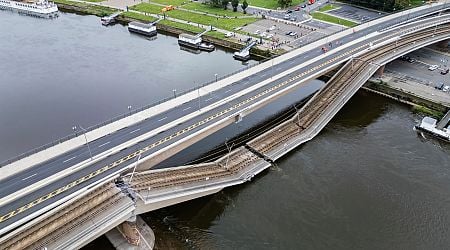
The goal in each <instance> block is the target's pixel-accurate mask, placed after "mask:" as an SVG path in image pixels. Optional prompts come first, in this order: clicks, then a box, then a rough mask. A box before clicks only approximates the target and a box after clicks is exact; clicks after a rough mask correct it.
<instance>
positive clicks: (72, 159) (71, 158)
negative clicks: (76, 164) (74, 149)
mask: <svg viewBox="0 0 450 250" xmlns="http://www.w3.org/2000/svg"><path fill="white" fill-rule="evenodd" d="M75 158H77V157H76V156H74V157H72V158H69V159H67V160H65V161H63V163H64V162H68V161H70V160H73V159H75Z"/></svg>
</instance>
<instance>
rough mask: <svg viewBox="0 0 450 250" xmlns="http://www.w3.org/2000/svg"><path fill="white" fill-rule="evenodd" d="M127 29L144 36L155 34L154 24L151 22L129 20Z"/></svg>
mask: <svg viewBox="0 0 450 250" xmlns="http://www.w3.org/2000/svg"><path fill="white" fill-rule="evenodd" d="M128 31H130V32H134V33H138V34H141V35H145V36H154V35H156V34H157V31H156V26H155V25H154V24H153V23H150V24H146V23H139V22H130V23H129V24H128Z"/></svg>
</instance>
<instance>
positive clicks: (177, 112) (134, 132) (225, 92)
mask: <svg viewBox="0 0 450 250" xmlns="http://www.w3.org/2000/svg"><path fill="white" fill-rule="evenodd" d="M428 11H429V10H428ZM415 14H416V15H418V14H417V13H415ZM420 14H421V13H420ZM411 17H412V15H411ZM399 21H400V20H398V19H396V20H393V21H389V22H385V23H383V24H380V25H377V26H376V27H372V28H370V29H365V30H362V31H360V32H355V33H353V34H351V35H348V36H346V37H344V38H342V39H339V41H340V43H341V44H345V43H348V42H350V41H353V40H355V39H356V38H358V37H362V36H364V35H367V34H369V33H371V32H373V31H375V30H379V29H383V28H386V27H390V26H392V25H393V24H395V23H397V22H399ZM374 39H375V38H374ZM360 45H361V44H356V45H353V46H351V47H350V48H347V49H345V50H343V51H342V53H344V52H345V51H348V50H351V49H354V48H356V47H358V46H360ZM320 47H321V46H319V47H318V48H316V49H314V50H311V51H308V52H305V53H303V54H301V55H298V56H296V57H294V58H292V59H290V60H287V61H285V62H283V63H281V64H278V65H275V66H274V67H269V68H267V69H265V70H263V71H260V72H258V73H257V74H254V75H252V76H250V77H247V78H245V79H242V80H240V81H237V82H235V83H233V84H231V85H229V86H227V87H225V88H222V89H220V90H219V91H216V92H213V93H210V95H209V96H206V97H205V96H204V97H201V98H200V101H199V100H193V101H190V102H187V103H184V104H181V105H180V106H178V107H177V108H174V109H172V110H169V111H167V112H165V113H162V114H159V115H156V116H155V117H153V118H152V119H148V120H145V121H143V122H141V123H138V124H135V125H133V126H130V127H128V128H124V129H121V130H119V131H117V132H115V133H112V134H110V135H108V136H105V137H102V138H99V139H98V140H96V141H93V142H91V143H90V144H89V145H90V147H91V150H92V151H93V154H94V155H95V154H97V153H99V152H102V151H106V150H109V149H111V148H112V147H114V146H116V145H119V144H121V143H124V142H126V141H127V140H129V139H131V138H134V137H136V136H139V135H141V134H144V133H146V132H148V131H151V130H153V129H155V128H158V127H160V126H162V125H164V124H167V123H169V122H171V121H174V120H176V119H178V118H180V117H183V116H185V115H187V114H190V113H192V112H193V111H196V110H197V109H198V105H199V104H198V103H199V102H200V105H201V106H203V107H204V106H206V105H209V104H212V103H214V102H217V101H220V100H222V99H224V98H225V97H227V96H230V95H231V94H233V93H237V92H239V91H240V90H243V89H246V88H247V87H249V86H252V85H254V84H257V83H259V82H261V81H262V80H265V79H270V77H271V76H272V75H276V74H279V73H282V72H284V71H286V70H287V69H290V68H291V67H293V66H296V65H298V64H301V63H303V62H304V61H305V60H307V59H310V58H314V57H317V56H319V55H321V54H322V53H323V52H322V51H321V49H320ZM332 57H334V56H333V54H331V53H329V55H328V56H327V57H326V58H324V59H323V60H320V61H318V62H316V63H314V64H312V65H308V66H306V67H304V68H302V69H299V70H298V71H297V72H295V73H292V74H290V75H287V76H284V77H283V78H281V79H278V80H276V81H272V82H271V83H270V84H267V85H266V86H264V87H261V88H259V89H257V90H254V91H252V92H251V93H248V94H246V95H244V96H241V97H239V98H237V99H235V100H233V101H231V102H229V103H227V104H223V105H221V106H219V107H216V108H214V109H213V110H211V111H208V112H206V113H204V114H202V115H199V116H196V117H194V118H192V119H191V120H189V121H188V122H184V123H182V124H179V125H177V126H175V127H173V128H171V129H168V130H166V131H164V132H162V133H160V134H158V135H156V136H153V137H151V138H149V139H147V140H145V141H142V142H140V143H138V144H137V145H134V146H132V147H129V148H127V149H123V150H122V151H120V152H118V153H116V154H114V155H111V156H109V157H107V158H105V159H103V160H101V161H99V162H97V163H95V164H93V165H91V166H89V167H86V168H84V169H82V170H80V171H78V172H76V173H74V174H72V175H69V176H67V177H65V178H63V179H60V180H58V181H56V182H53V183H50V184H48V185H47V186H46V187H44V188H41V189H39V190H37V191H35V192H33V193H30V194H28V195H26V196H24V197H22V198H20V199H18V200H15V201H13V202H11V203H9V204H6V205H5V206H2V207H0V216H1V217H0V228H4V227H6V226H8V225H10V224H12V223H14V222H16V221H18V220H19V219H21V218H23V217H25V216H27V215H29V214H31V213H32V212H35V211H38V210H40V209H42V208H44V207H46V206H48V205H50V204H52V203H54V202H56V201H57V200H59V199H61V198H62V197H63V196H66V195H68V194H70V193H73V192H75V191H77V190H79V189H81V188H83V187H85V186H87V185H89V184H92V183H93V182H95V181H97V180H99V179H101V178H103V177H105V176H107V175H109V174H110V173H112V172H114V171H117V170H118V169H122V168H124V167H125V166H127V165H129V164H130V163H132V162H135V161H136V158H137V154H135V155H134V156H133V157H129V158H127V160H123V161H122V162H120V163H118V164H115V163H114V162H117V161H118V160H119V159H123V158H124V157H126V156H128V155H130V154H132V153H133V152H136V151H137V150H139V149H142V148H148V149H147V150H146V151H145V152H142V157H144V156H146V155H149V154H152V153H154V152H156V151H158V150H160V149H163V148H165V147H167V146H169V145H170V144H172V143H173V142H174V141H175V140H179V139H181V138H184V137H186V136H188V135H189V134H192V133H194V132H196V131H198V130H200V129H202V128H203V127H205V126H208V125H210V124H211V123H213V122H216V121H218V120H220V119H221V118H223V117H225V116H228V115H229V114H232V113H235V112H238V111H239V110H241V109H243V108H246V107H248V106H249V105H251V104H253V103H254V102H255V101H257V100H260V99H261V98H263V97H266V96H268V95H269V94H272V93H275V92H277V91H279V90H281V89H283V88H285V87H287V86H289V84H287V85H284V86H281V87H279V88H277V89H275V90H273V91H272V92H269V93H268V94H264V95H263V96H259V97H256V96H257V95H258V93H264V91H265V90H267V89H270V88H271V87H273V86H279V84H280V83H281V82H283V81H285V80H287V79H289V78H291V77H292V76H294V75H298V74H300V73H302V72H306V71H308V70H309V69H311V68H314V66H318V65H321V64H323V63H324V62H327V61H328V60H330V59H331V58H332ZM304 77H306V75H304V76H303V77H300V78H299V79H297V81H298V80H300V79H302V78H304ZM250 97H254V99H252V100H250V99H249V98H250ZM233 107H235V108H233ZM228 109H231V110H229V111H227V110H228ZM215 114H217V115H216V116H214V115H215ZM211 117H213V118H211ZM206 119H207V120H206ZM196 124H198V126H194V125H196ZM191 127H192V129H189V128H191ZM184 129H187V132H183V133H179V134H176V133H177V131H183V130H184ZM171 135H172V137H171ZM174 135H176V136H174ZM164 138H169V139H167V140H164ZM161 140H163V141H161ZM88 158H89V153H88V150H87V147H86V146H83V147H79V148H77V149H74V150H72V151H70V152H67V153H65V154H63V155H61V156H59V157H56V158H54V159H51V160H49V161H47V162H44V163H42V164H39V165H37V166H35V167H33V168H30V169H28V170H26V171H23V172H20V173H18V174H17V175H15V176H12V177H10V178H8V179H5V180H2V181H1V183H0V185H1V187H2V188H1V190H0V197H4V196H6V195H8V194H10V193H13V192H16V191H17V190H20V189H22V188H24V187H26V186H29V185H31V184H32V183H34V182H36V181H39V180H41V179H44V178H46V177H48V176H51V175H52V174H55V173H57V172H59V171H61V170H63V169H67V168H69V167H71V166H73V165H75V164H76V163H78V162H81V161H83V160H86V159H88ZM105 166H112V167H110V168H105V169H107V170H106V171H102V172H99V174H95V175H92V177H90V178H85V179H83V180H84V181H83V182H80V183H77V185H74V186H73V187H71V188H69V189H67V190H65V191H64V192H61V193H59V194H55V195H51V197H50V196H49V198H48V199H43V200H42V202H38V203H36V204H33V205H32V206H29V208H27V209H23V210H22V211H21V212H18V210H17V209H19V208H21V207H22V206H24V205H27V204H29V203H30V202H32V201H34V200H36V199H39V198H41V197H44V196H46V195H48V194H49V193H50V192H52V191H54V190H57V189H58V188H60V187H63V186H65V185H68V184H70V183H71V182H73V181H76V180H79V179H80V178H82V177H83V176H89V174H90V173H93V172H95V171H96V170H99V169H102V168H104V167H105ZM11 211H17V212H13V213H11Z"/></svg>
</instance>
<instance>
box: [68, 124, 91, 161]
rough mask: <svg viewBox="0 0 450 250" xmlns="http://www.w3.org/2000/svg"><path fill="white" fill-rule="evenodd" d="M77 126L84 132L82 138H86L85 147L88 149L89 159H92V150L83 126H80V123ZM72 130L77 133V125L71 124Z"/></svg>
mask: <svg viewBox="0 0 450 250" xmlns="http://www.w3.org/2000/svg"><path fill="white" fill-rule="evenodd" d="M78 128H80V129H81V130H83V132H84V133H83V134H84V139H85V140H86V145H87V148H88V150H89V156H90V157H91V160H92V152H91V147H90V146H89V141H88V139H87V136H86V132H87V131H86V129H84V128H83V127H81V126H80V125H78ZM72 130H73V131H75V135H77V126H73V127H72Z"/></svg>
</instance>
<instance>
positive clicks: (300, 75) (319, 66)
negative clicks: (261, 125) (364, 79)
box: [0, 44, 368, 223]
mask: <svg viewBox="0 0 450 250" xmlns="http://www.w3.org/2000/svg"><path fill="white" fill-rule="evenodd" d="M366 45H368V44H364V45H361V46H359V47H357V48H354V49H352V50H349V51H347V52H346V53H344V54H340V55H338V56H336V57H334V58H333V59H332V60H328V61H327V62H325V63H322V64H320V65H317V66H315V67H313V68H312V69H311V68H310V69H308V70H307V71H306V72H302V73H300V74H298V75H297V76H295V77H292V78H290V79H288V80H286V81H283V82H282V83H279V84H277V85H275V86H273V87H271V88H267V89H265V90H264V91H263V92H260V93H258V94H257V95H254V96H252V97H250V98H247V99H246V100H244V101H241V102H240V103H237V104H235V105H233V106H232V107H230V108H227V109H225V110H222V111H220V112H219V113H216V114H214V115H211V116H209V117H207V118H205V119H203V120H202V121H199V122H197V123H195V124H192V125H191V126H189V127H187V128H184V129H183V130H180V131H178V132H175V133H173V134H172V135H170V136H167V137H165V138H164V139H161V140H159V141H157V142H155V143H152V144H150V145H148V146H146V147H145V148H142V149H140V150H138V151H136V152H134V153H131V154H129V155H127V156H124V157H122V158H121V159H119V160H116V161H114V162H113V163H110V164H108V165H106V166H104V167H103V168H100V169H98V170H96V171H94V172H92V173H90V174H88V175H85V176H83V177H82V178H80V179H78V180H75V181H72V182H70V183H69V184H67V185H65V186H63V187H61V188H59V189H56V190H54V191H52V192H51V193H48V194H46V195H44V196H42V197H40V198H38V199H36V200H34V201H32V202H30V203H28V204H26V205H24V206H22V207H20V208H17V209H16V210H13V211H11V212H9V213H7V214H5V215H3V216H1V217H0V223H1V222H3V221H6V220H7V219H9V218H11V217H14V216H15V215H17V214H19V213H22V212H24V211H26V210H28V209H29V208H31V207H33V206H35V205H37V204H40V203H42V202H44V201H46V200H48V199H50V198H52V197H54V196H56V195H58V194H60V193H62V192H64V191H66V190H68V189H71V188H72V187H74V186H76V185H78V184H80V183H82V182H85V181H87V180H90V179H92V178H93V177H95V176H97V175H99V174H102V173H104V172H106V171H107V170H109V169H112V168H114V167H116V166H118V165H120V164H121V163H123V162H125V161H127V160H129V159H131V158H133V157H135V156H136V155H139V154H142V153H145V152H147V151H148V150H150V149H153V148H155V147H156V146H158V145H160V144H162V143H164V142H166V141H169V140H171V139H173V138H176V137H178V136H179V135H182V134H185V133H186V132H188V131H191V130H193V129H194V128H197V127H199V126H201V125H203V124H205V123H207V122H208V121H210V120H212V119H215V118H217V117H219V116H221V115H223V114H226V113H228V112H230V111H232V110H234V109H237V108H239V107H240V106H242V105H245V104H247V103H249V102H251V101H253V100H255V99H257V98H259V97H261V96H264V95H266V94H268V93H270V92H272V91H274V90H277V89H279V88H281V87H283V86H285V85H287V84H289V83H291V82H293V81H295V80H296V79H298V78H300V77H302V76H304V75H307V74H309V73H310V72H313V71H315V70H317V69H320V68H322V67H323V66H325V65H327V64H329V63H330V62H333V61H334V60H337V59H340V58H342V57H344V56H346V55H348V54H349V53H352V52H354V51H355V50H358V49H360V48H362V47H365V46H366Z"/></svg>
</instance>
